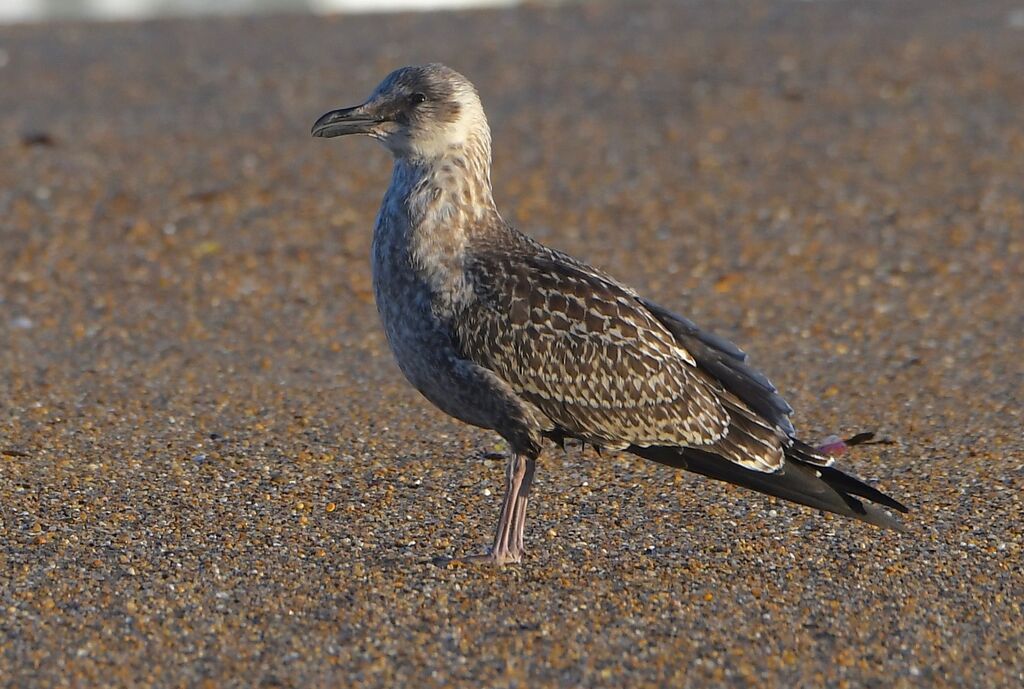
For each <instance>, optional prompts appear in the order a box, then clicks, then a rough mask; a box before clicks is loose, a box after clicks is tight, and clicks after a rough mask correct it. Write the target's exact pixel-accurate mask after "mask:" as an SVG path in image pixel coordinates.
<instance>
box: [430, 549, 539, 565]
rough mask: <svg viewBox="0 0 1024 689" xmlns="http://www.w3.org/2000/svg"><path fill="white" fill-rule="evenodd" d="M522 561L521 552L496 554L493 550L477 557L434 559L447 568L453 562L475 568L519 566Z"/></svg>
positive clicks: (436, 562)
mask: <svg viewBox="0 0 1024 689" xmlns="http://www.w3.org/2000/svg"><path fill="white" fill-rule="evenodd" d="M522 561H523V553H522V552H521V551H520V552H518V553H514V552H512V551H509V550H506V551H504V552H496V551H494V550H493V549H488V550H487V552H485V553H479V554H477V555H465V556H463V557H438V558H434V564H436V565H438V566H439V567H447V566H448V565H450V564H451V563H453V562H458V563H459V564H463V565H472V566H475V567H502V566H504V565H512V564H518V563H520V562H522Z"/></svg>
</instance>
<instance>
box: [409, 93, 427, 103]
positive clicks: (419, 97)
mask: <svg viewBox="0 0 1024 689" xmlns="http://www.w3.org/2000/svg"><path fill="white" fill-rule="evenodd" d="M426 100H427V97H426V96H425V95H424V94H422V93H414V94H412V95H411V96H409V102H410V103H412V104H413V105H419V104H420V103H424V102H426Z"/></svg>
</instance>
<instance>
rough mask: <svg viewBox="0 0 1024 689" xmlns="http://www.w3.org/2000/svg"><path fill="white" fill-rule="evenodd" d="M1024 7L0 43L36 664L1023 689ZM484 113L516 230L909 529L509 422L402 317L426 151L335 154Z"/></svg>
mask: <svg viewBox="0 0 1024 689" xmlns="http://www.w3.org/2000/svg"><path fill="white" fill-rule="evenodd" d="M1018 5H1019V3H1017V2H985V3H980V2H979V3H933V2H927V1H925V0H915V1H913V2H901V3H889V2H876V3H865V2H828V3H810V4H808V3H797V2H756V3H749V2H745V3H739V4H737V3H704V2H699V3H685V4H680V5H678V6H669V5H647V4H643V5H640V4H634V3H629V4H623V5H605V4H598V5H586V6H575V5H572V6H564V7H561V8H535V7H528V8H522V9H515V10H506V11H494V12H479V13H466V14H455V15H423V16H389V17H359V18H351V19H350V18H333V19H328V20H325V19H314V18H263V19H259V20H246V19H232V20H215V21H202V22H198V21H196V22H190V21H173V22H157V23H147V24H120V25H79V24H75V25H60V26H58V27H45V28H44V27H37V28H33V27H20V28H11V27H8V28H3V29H0V51H2V52H0V57H2V58H3V59H2V60H0V64H2V65H3V66H2V67H0V161H2V164H0V683H4V684H7V685H8V686H26V687H27V686H44V685H54V686H56V685H63V686H87V685H95V686H127V685H132V686H140V687H141V686H211V687H221V686H246V687H249V686H267V687H273V686H280V687H290V686H295V687H309V686H345V687H361V686H380V687H384V686H389V687H413V686H417V687H418V686H425V687H433V686H437V687H440V686H467V687H470V686H487V687H527V686H529V687H570V686H588V687H589V686H630V687H657V686H672V687H687V686H692V687H698V686H736V687H742V686H752V685H756V686H805V687H822V686H827V687H916V686H928V687H945V686H949V687H959V686H973V687H988V686H992V687H996V686H1000V687H1014V686H1021V683H1022V682H1024V651H1022V646H1024V615H1022V605H1024V574H1022V572H1021V560H1022V545H1024V536H1022V525H1024V500H1022V493H1021V490H1022V484H1024V440H1022V438H1021V421H1022V419H1021V399H1022V394H1021V387H1022V385H1024V372H1022V371H1024V368H1022V363H1021V341H1022V333H1024V306H1022V304H1024V126H1022V124H1021V123H1022V119H1021V113H1022V112H1024V70H1022V69H1021V65H1024V29H1022V28H1017V27H1016V26H1015V25H1019V24H1022V23H1024V17H1021V16H1020V12H1021V10H1020V9H1018ZM427 60H441V61H444V62H448V63H450V64H451V65H453V66H455V67H457V68H458V69H460V70H461V71H463V72H465V73H466V74H467V75H469V76H470V77H471V78H472V79H473V80H474V81H475V82H476V83H477V84H478V85H479V87H480V91H481V93H482V96H483V99H484V102H485V106H486V107H487V108H488V112H489V113H490V116H491V124H492V126H493V129H494V138H495V170H494V179H495V187H496V196H497V198H498V201H499V204H500V206H501V207H503V208H504V210H505V213H506V216H507V217H508V218H510V219H511V220H513V221H514V222H515V223H516V224H517V225H518V226H520V227H521V228H523V229H524V230H526V231H528V232H530V233H531V234H533V235H534V236H536V237H538V238H539V239H541V240H543V241H545V242H548V243H550V244H552V245H554V246H556V247H558V248H561V249H564V250H567V251H569V252H571V253H574V254H577V255H579V256H582V257H584V258H586V259H587V260H590V261H592V262H594V263H596V264H597V265H599V266H602V267H603V268H605V269H606V270H608V271H610V272H611V273H613V274H614V275H617V276H618V277H620V278H621V279H623V280H625V281H627V282H629V283H631V284H633V285H635V286H636V287H637V288H639V289H640V290H641V291H642V292H644V293H645V294H648V295H650V296H652V297H655V298H657V299H658V300H660V301H661V302H663V303H665V304H666V305H669V306H671V307H673V308H675V309H678V310H680V311H682V312H684V313H686V314H688V315H689V316H691V317H692V318H693V319H694V320H696V321H697V322H698V323H700V324H702V325H704V326H706V327H709V328H713V329H715V330H717V331H718V332H720V333H722V334H724V335H726V336H728V337H730V338H732V339H734V340H735V341H737V342H738V343H740V344H741V345H743V346H744V347H745V348H746V349H748V351H750V352H751V354H752V357H753V360H754V361H755V362H756V363H757V364H759V365H760V366H761V367H762V368H763V369H764V370H765V371H767V372H768V373H769V374H770V375H771V376H772V378H773V379H774V381H775V382H776V383H777V384H778V385H779V387H780V388H781V389H782V390H783V391H784V392H785V393H786V395H787V397H788V398H789V400H790V401H791V403H792V404H793V406H794V407H795V408H796V409H797V413H796V417H795V420H796V423H797V425H798V427H799V429H800V430H801V432H802V433H803V435H804V436H805V437H806V438H808V439H809V440H816V439H820V438H822V437H823V436H825V435H827V434H829V433H832V432H839V433H843V434H850V433H853V432H856V431H860V430H874V431H876V432H877V433H878V434H879V435H881V436H883V437H886V438H889V439H891V440H892V441H893V443H892V444H890V445H875V446H869V447H866V448H862V449H858V450H857V451H856V452H853V453H851V454H848V455H846V456H845V457H844V458H843V460H842V461H843V465H844V466H845V467H847V468H849V469H851V470H853V471H854V472H855V473H857V474H859V475H860V476H862V477H865V478H867V479H869V480H870V481H871V482H873V483H875V484H876V485H878V486H879V487H881V488H883V489H885V490H887V491H889V492H891V493H892V494H893V495H895V496H897V497H900V498H903V499H904V500H905V501H906V502H907V503H908V504H909V505H910V506H911V507H912V508H913V512H912V514H911V515H909V518H908V519H907V526H908V530H907V532H906V533H905V534H902V535H900V534H893V533H881V532H879V531H877V530H875V529H872V528H870V527H868V526H865V525H863V524H860V523H855V522H848V521H844V520H841V519H838V518H832V517H827V516H823V515H821V514H818V513H815V512H813V511H811V510H806V509H802V508H798V507H792V506H789V505H786V504H782V503H779V502H776V501H774V500H772V499H769V498H765V497H763V496H759V495H756V494H753V493H748V492H744V491H741V490H739V489H735V488H732V487H729V486H723V485H719V484H713V483H711V482H709V481H706V480H704V479H701V478H699V477H694V476H692V475H685V474H680V473H674V472H672V471H671V470H669V469H666V468H663V467H659V466H655V465H651V464H647V463H644V462H643V461H642V460H638V459H635V458H632V457H630V456H624V455H617V454H614V453H611V454H605V455H604V456H601V457H598V456H597V455H595V454H593V453H592V451H590V450H589V449H588V450H587V451H586V452H585V453H583V454H581V453H580V451H579V448H570V450H569V451H568V453H562V452H561V451H557V450H552V451H550V452H548V453H546V454H545V456H544V457H543V459H542V462H541V467H540V471H539V476H538V484H537V488H536V490H535V493H534V495H535V496H536V497H535V499H534V501H533V503H532V504H531V508H532V509H531V521H530V523H529V534H528V536H529V540H530V546H531V548H532V550H531V552H530V553H529V557H528V560H527V561H526V562H525V563H524V564H523V565H521V566H518V567H510V568H507V569H504V570H500V571H494V570H486V569H485V570H480V569H475V568H469V567H465V566H459V565H450V566H447V567H445V566H439V565H438V564H435V560H434V559H435V558H436V557H437V556H444V555H447V556H451V555H459V554H466V553H471V552H474V551H479V550H480V549H481V548H482V546H483V545H484V544H485V543H487V542H488V541H489V539H490V537H491V529H492V528H493V525H494V520H495V518H496V516H497V510H498V498H499V495H500V491H501V481H502V460H501V458H500V457H499V456H498V453H501V452H502V451H503V449H504V447H503V444H502V442H501V441H500V439H499V438H497V437H496V436H494V435H493V434H490V433H488V432H485V431H481V430H477V429H471V428H467V427H464V426H462V425H460V424H458V423H456V422H454V421H451V420H449V419H447V418H445V417H444V416H443V415H441V414H440V413H439V412H436V411H434V410H433V409H432V408H431V407H430V406H429V405H428V404H427V403H426V402H425V401H423V400H422V399H420V398H419V397H418V396H417V395H416V394H415V393H414V392H412V391H411V389H410V388H409V387H407V385H406V384H405V382H404V381H403V380H402V378H401V375H400V373H399V372H398V370H397V368H396V367H395V365H394V364H393V363H392V361H391V357H390V354H389V353H388V351H387V346H386V343H385V342H384V339H383V336H382V333H381V331H380V329H379V327H378V324H377V318H376V313H375V308H374V305H373V303H372V295H371V290H370V274H369V265H368V247H369V241H370V228H371V227H372V224H373V217H374V213H375V212H376V207H377V204H378V202H379V199H380V196H381V194H382V192H383V189H384V187H385V185H386V183H387V179H388V173H389V169H390V161H389V159H388V157H387V155H386V154H385V152H384V151H382V150H379V149H378V148H377V147H376V146H375V145H374V144H373V143H372V142H369V141H353V140H333V141H323V140H314V139H311V138H310V137H309V135H308V131H309V126H310V124H311V123H312V121H313V119H314V118H315V117H316V116H318V115H319V114H321V113H322V112H323V111H325V110H327V109H330V108H333V107H338V106H341V105H346V104H352V103H355V102H358V101H359V100H360V99H362V98H363V97H364V96H365V95H366V94H367V93H368V92H369V90H370V89H371V88H372V87H373V86H374V85H375V84H376V82H377V81H378V80H379V78H380V77H381V76H382V75H383V74H385V73H386V72H387V71H388V70H390V69H392V68H394V67H396V66H400V65H402V64H407V63H413V62H421V61H427Z"/></svg>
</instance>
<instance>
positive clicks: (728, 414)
mask: <svg viewBox="0 0 1024 689" xmlns="http://www.w3.org/2000/svg"><path fill="white" fill-rule="evenodd" d="M349 134H364V135H367V136H369V137H371V138H373V139H376V140H377V141H379V142H380V143H382V144H383V145H384V146H385V147H386V148H387V149H388V150H390V151H391V153H392V155H393V156H394V169H393V172H392V176H391V184H390V186H389V187H388V189H387V191H386V192H385V194H384V199H383V202H382V203H381V207H380V211H379V213H378V215H377V220H376V225H375V227H374V231H373V246H372V261H373V288H374V294H375V297H376V302H377V310H378V312H379V314H380V318H381V321H382V323H383V326H384V331H385V333H386V335H387V340H388V343H389V345H390V347H391V350H392V352H393V354H394V357H395V359H396V361H397V363H398V366H399V368H400V369H401V370H402V373H403V374H404V375H405V377H406V378H407V379H408V381H409V382H410V383H411V384H412V386H413V387H415V388H416V389H417V390H418V391H419V392H420V393H421V394H422V395H423V396H424V397H426V398H427V400H429V401H430V402H431V403H433V404H434V405H435V406H436V407H437V408H438V409H440V410H441V411H443V412H445V413H446V414H448V415H450V416H453V417H455V418H456V419H459V420H460V421H463V422H465V423H467V424H471V425H473V426H478V427H481V428H486V429H491V430H494V431H496V432H497V433H498V434H499V435H500V436H501V437H502V438H504V439H505V441H506V442H507V443H508V445H509V448H510V450H511V452H510V455H509V462H508V466H507V471H506V482H505V495H504V498H503V500H502V504H501V512H500V514H499V518H498V527H497V530H496V533H495V536H494V542H493V545H492V546H491V548H490V549H489V550H488V551H487V552H486V553H485V554H484V555H480V556H475V557H474V558H471V559H473V560H474V561H475V560H481V561H484V562H487V563H492V564H496V565H503V564H507V563H518V562H521V561H522V557H523V553H524V550H525V549H524V543H523V541H524V531H525V525H526V506H527V502H528V500H529V497H530V486H531V483H532V481H533V477H534V472H535V470H536V466H537V460H538V457H540V455H541V451H542V447H543V444H544V441H545V440H548V441H554V442H555V443H556V444H560V445H562V446H563V447H564V442H565V440H566V439H569V438H574V439H577V440H579V441H582V442H583V443H589V444H591V445H593V446H595V447H597V448H598V449H600V448H607V449H611V450H623V451H628V452H631V453H634V454H636V455H639V456H640V457H644V458H646V459H649V460H653V461H654V462H658V463H660V464H664V465H668V466H670V467H676V468H680V469H686V470H689V471H693V472H696V473H699V474H703V475H704V476H708V477H711V478H714V479H719V480H723V481H728V482H730V483H733V484H736V485H739V486H744V487H746V488H750V489H753V490H755V491H759V492H762V493H767V494H768V495H773V496H776V497H779V498H782V499H784V500H789V501H792V502H796V503H800V504H803V505H807V506H809V507H812V508H816V509H818V510H825V511H829V512H834V513H836V514H840V515H844V516H847V517H852V518H855V519H859V520H862V521H864V522H868V523H870V524H873V525H875V526H879V527H883V528H895V529H899V528H900V525H899V522H898V521H897V520H896V519H894V518H893V517H892V516H891V515H890V514H889V513H888V512H886V511H885V510H884V509H883V508H891V509H893V510H898V511H900V512H906V511H907V508H906V507H904V506H903V505H902V504H900V503H899V502H898V501H896V500H894V499H893V498H891V497H889V496H887V495H885V494H884V493H882V492H881V491H879V490H877V489H875V488H873V487H871V486H869V485H867V484H866V483H863V482H862V481H860V480H858V479H856V478H854V477H852V476H850V475H847V474H844V473H843V472H841V471H840V470H839V469H837V468H836V467H835V466H833V462H834V457H833V456H831V455H830V454H828V453H827V452H825V451H823V450H818V449H816V448H815V447H813V446H811V445H809V444H807V443H805V442H802V441H801V440H799V439H798V438H797V437H796V430H795V429H794V427H793V424H792V422H791V421H790V419H789V416H790V414H791V413H792V411H793V409H792V408H791V407H790V406H789V404H787V403H786V401H785V400H784V399H783V398H782V397H781V396H780V395H779V394H778V392H777V390H776V388H775V386H774V385H772V383H771V382H770V381H769V380H768V378H767V377H766V376H765V375H764V374H763V373H761V372H760V371H758V370H757V369H755V368H753V367H752V366H751V365H750V364H748V363H747V355H746V354H745V353H744V352H743V351H742V350H741V349H739V348H738V347H737V346H736V345H734V344H733V343H732V342H730V341H729V340H727V339H725V338H723V337H720V336H718V335H715V334H713V333H711V332H708V331H707V330H703V329H701V328H699V327H698V326H697V325H696V324H695V323H693V322H692V321H690V320H688V319H687V318H684V317H683V316H680V315H678V314H676V313H674V312H673V311H670V310H669V309H667V308H665V307H663V306H660V305H659V304H657V303H655V302H654V301H651V300H650V299H647V298H645V297H643V296H641V295H640V294H638V293H637V292H636V291H635V290H633V289H631V288H630V287H627V286H626V285H624V284H622V283H621V282H619V281H618V280H616V279H615V278H613V277H611V276H609V275H608V274H606V273H604V272H602V271H601V270H598V269H597V268H594V267H592V266H589V265H587V264H586V263H583V262H582V261H579V260H577V259H575V258H573V257H571V256H568V255H567V254H564V253H562V252H560V251H557V250H555V249H551V248H548V247H547V246H544V245H543V244H540V243H539V242H537V241H535V240H534V239H532V238H530V237H529V236H527V235H525V234H523V233H521V232H519V231H518V230H516V229H515V228H513V227H512V226H511V225H510V224H509V223H508V222H506V221H505V220H504V219H502V217H501V214H500V213H499V212H498V209H497V207H496V206H495V203H494V197H493V195H492V191H491V131H490V127H489V126H488V124H487V118H486V117H485V115H484V110H483V106H482V105H481V103H480V98H479V95H478V93H477V90H476V88H475V87H474V86H473V84H471V83H470V82H469V80H468V79H466V78H465V77H464V76H462V75H461V74H459V73H458V72H456V71H455V70H453V69H450V68H449V67H446V66H444V65H441V64H428V65H421V66H411V67H403V68H401V69H398V70H395V71H394V72H392V73H391V74H389V75H388V76H387V77H386V78H385V79H384V81H382V82H381V83H380V85H379V86H377V88H376V89H375V90H374V92H373V93H372V94H371V96H370V97H369V99H367V100H366V102H364V103H362V104H361V105H357V106H355V107H350V108H344V109H340V110H332V111H330V112H328V113H326V114H324V115H323V116H321V117H320V118H319V119H318V120H317V121H316V123H315V124H314V125H313V129H312V135H313V136H315V137H323V138H329V137H336V136H344V135H349ZM869 502H873V503H877V505H872V504H868V503H869ZM880 506H881V507H880Z"/></svg>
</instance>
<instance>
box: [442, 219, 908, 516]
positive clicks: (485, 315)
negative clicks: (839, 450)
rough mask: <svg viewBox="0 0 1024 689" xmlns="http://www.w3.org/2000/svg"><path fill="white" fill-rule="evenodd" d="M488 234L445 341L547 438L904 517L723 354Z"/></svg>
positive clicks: (671, 320)
mask: <svg viewBox="0 0 1024 689" xmlns="http://www.w3.org/2000/svg"><path fill="white" fill-rule="evenodd" d="M494 236H495V235H494V234H490V236H489V240H490V243H489V244H487V245H484V246H474V247H472V250H471V251H469V252H467V265H466V267H465V269H466V273H467V275H468V277H469V281H470V289H472V290H473V292H474V296H475V299H472V300H469V302H468V303H469V306H467V307H466V308H464V309H462V310H461V311H460V312H458V313H457V314H456V318H455V332H454V333H453V337H454V340H455V342H456V345H457V347H458V348H459V350H460V353H461V354H462V355H463V356H464V357H466V358H468V359H471V360H472V361H474V362H476V363H478V364H480V365H482V366H484V367H486V368H488V369H490V370H492V371H494V372H495V373H496V374H498V376H500V377H501V378H502V379H503V380H504V381H505V382H507V383H508V384H509V385H510V386H511V387H512V388H513V390H515V392H516V393H517V394H518V395H520V396H521V397H522V398H523V399H524V400H526V401H528V402H530V403H531V404H532V405H534V406H535V407H536V408H538V409H539V410H540V411H541V412H543V413H544V414H545V415H546V416H547V417H548V418H549V419H550V420H551V421H552V422H553V423H554V424H555V426H556V428H557V431H556V433H555V435H556V436H568V437H575V438H579V439H582V440H584V441H585V442H589V443H592V444H595V445H598V446H604V447H609V448H614V449H628V450H629V451H631V452H634V453H635V454H638V455H640V456H643V457H646V458H648V459H652V460H654V461H657V462H660V463H663V464H669V465H671V466H678V467H682V468H687V469H690V470H692V471H696V472H698V473H702V474H705V475H707V476H711V477H713V478H718V479H721V480H725V481H729V482H732V483H736V484H739V485H743V486H746V487H749V488H753V489H755V490H759V491H761V492H765V493H769V494H772V495H776V496H778V497H782V498H785V499H787V500H792V501H795V502H800V503H803V504H807V505H810V506H812V507H817V508H819V509H824V510H829V511H832V512H838V513H840V514H845V515H848V516H853V517H857V518H860V519H863V520H865V521H868V522H871V523H874V524H877V525H879V526H894V525H895V522H894V521H893V520H892V519H891V518H889V517H888V516H887V515H885V514H884V513H882V512H880V511H878V510H876V509H874V508H866V507H865V506H864V504H863V502H862V501H861V500H860V499H859V498H867V499H870V500H873V501H875V502H879V503H881V504H884V505H886V506H888V507H892V508H894V509H898V510H901V511H905V508H904V507H903V506H902V505H901V504H899V503H898V502H896V501H894V500H892V499H891V498H888V497H887V496H885V495H883V494H882V493H880V492H878V491H877V490H875V489H873V488H871V487H870V486H867V485H866V484H863V483H862V482H860V481H858V480H856V479H853V478H851V477H848V476H846V475H845V474H842V473H841V472H839V471H838V470H836V469H833V468H831V467H830V465H831V463H832V460H831V458H829V457H826V456H824V455H822V454H821V453H819V452H817V451H816V450H814V449H813V448H811V447H810V446H808V445H806V444H804V443H802V442H800V441H798V440H796V439H795V438H794V437H793V435H794V429H793V425H792V423H791V422H790V420H789V414H790V413H791V411H792V409H791V407H790V406H789V405H788V404H787V403H786V401H785V400H784V399H782V397H780V396H779V395H778V393H777V391H776V389H775V387H774V386H773V385H772V384H771V382H770V381H769V380H768V379H767V378H766V377H765V376H764V374H762V373H760V372H759V371H757V370H755V369H753V368H752V367H750V366H749V365H748V364H747V363H746V355H745V354H744V353H743V351H741V350H740V349H739V348H737V347H736V346H735V345H734V344H732V343H731V342H729V341H727V340H725V339H723V338H720V337H718V336H716V335H713V334H710V333H707V332H704V331H702V330H700V329H699V328H698V327H697V326H696V325H695V324H693V323H692V322H690V321H689V320H687V319H685V318H683V317H681V316H678V315H676V314H674V313H672V312H670V311H668V310H666V309H664V308H663V307H661V306H658V305H657V304H655V303H653V302H650V301H648V300H645V299H642V298H641V297H639V296H638V295H637V294H636V293H635V292H633V291H632V290H630V289H629V288H627V287H624V286H622V285H621V284H619V283H618V282H616V281H615V280H613V279H612V278H610V277H608V276H606V275H604V274H603V273H601V272H599V271H596V270H595V269H593V268H591V267H589V266H586V265H585V264H582V263H580V262H579V261H576V260H575V259H573V258H571V257H569V256H566V255H564V254H561V253H559V252H557V251H553V250H551V249H548V248H547V247H544V246H543V245H540V244H538V243H536V242H534V241H533V240H531V239H529V238H528V237H526V236H525V235H521V234H519V233H517V232H515V231H514V230H511V228H509V232H508V234H506V235H505V239H504V240H503V241H502V242H500V243H498V244H497V245H496V244H495V243H494V241H493V240H494Z"/></svg>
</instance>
